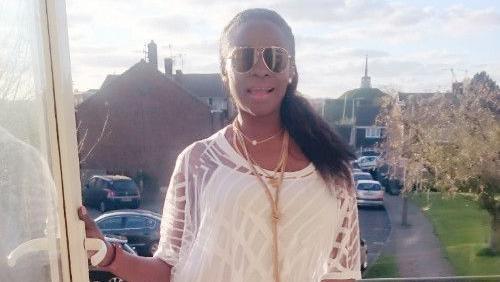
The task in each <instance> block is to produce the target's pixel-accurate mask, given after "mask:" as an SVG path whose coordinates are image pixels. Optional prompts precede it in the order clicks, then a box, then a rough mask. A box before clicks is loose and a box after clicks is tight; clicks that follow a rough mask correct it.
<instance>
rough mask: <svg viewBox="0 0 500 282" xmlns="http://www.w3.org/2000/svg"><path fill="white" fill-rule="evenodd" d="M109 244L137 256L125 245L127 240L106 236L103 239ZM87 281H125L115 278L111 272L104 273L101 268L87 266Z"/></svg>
mask: <svg viewBox="0 0 500 282" xmlns="http://www.w3.org/2000/svg"><path fill="white" fill-rule="evenodd" d="M104 239H105V240H106V241H108V242H110V243H117V244H121V247H122V249H123V250H124V251H126V252H128V253H130V254H133V255H137V253H136V252H135V250H134V249H133V248H132V247H130V245H129V244H127V239H125V238H123V237H119V236H106V237H105V238H104ZM89 281H91V282H125V280H123V279H121V278H119V277H117V276H115V275H114V274H113V273H111V272H107V271H104V270H103V269H102V268H99V267H96V266H92V265H89Z"/></svg>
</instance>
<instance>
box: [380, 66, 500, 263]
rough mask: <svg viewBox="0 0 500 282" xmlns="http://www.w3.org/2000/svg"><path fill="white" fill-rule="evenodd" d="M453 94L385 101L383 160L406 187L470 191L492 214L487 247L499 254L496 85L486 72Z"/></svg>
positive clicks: (498, 105) (499, 143)
mask: <svg viewBox="0 0 500 282" xmlns="http://www.w3.org/2000/svg"><path fill="white" fill-rule="evenodd" d="M462 86H463V87H457V88H455V87H454V91H453V92H451V93H436V94H433V95H423V96H421V97H419V96H416V95H414V97H411V98H409V99H408V100H407V101H405V104H401V103H400V101H397V100H396V99H394V100H391V101H388V102H387V103H386V104H385V107H384V111H383V112H382V115H381V116H380V119H379V121H380V122H381V123H383V124H384V125H385V126H386V138H385V141H384V142H383V144H382V145H381V147H382V149H383V151H384V160H385V162H386V163H387V164H388V165H389V166H390V167H393V168H401V169H402V170H403V173H402V175H403V176H401V173H400V174H399V175H397V174H396V173H395V171H394V169H393V171H392V172H390V175H391V176H392V177H398V178H402V177H404V190H405V191H409V190H411V189H415V188H416V189H425V188H426V187H427V188H429V187H433V188H434V189H438V190H439V191H443V192H446V193H449V194H454V193H457V192H469V193H474V195H476V197H477V200H478V201H479V203H480V204H481V206H482V207H483V208H484V209H486V210H487V211H488V213H489V214H490V215H491V218H492V222H491V231H492V232H491V239H490V248H491V250H493V251H495V252H496V253H498V254H500V199H499V197H500V170H499V156H500V151H499V148H500V125H499V117H500V115H499V114H500V103H499V101H500V90H499V87H498V85H497V84H496V83H495V82H494V81H493V80H492V79H491V78H490V77H489V76H488V75H487V74H486V73H485V72H481V73H478V74H476V75H475V76H474V77H473V78H472V79H471V80H470V81H464V82H463V84H462Z"/></svg>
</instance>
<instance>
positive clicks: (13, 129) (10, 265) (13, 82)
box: [0, 0, 61, 281]
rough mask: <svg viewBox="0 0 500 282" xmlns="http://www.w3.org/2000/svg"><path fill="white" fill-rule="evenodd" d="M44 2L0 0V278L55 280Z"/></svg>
mask: <svg viewBox="0 0 500 282" xmlns="http://www.w3.org/2000/svg"><path fill="white" fill-rule="evenodd" d="M44 3H45V1H42V0H19V1H8V0H0V7H1V13H0V42H2V43H1V44H0V191H1V193H2V195H1V196H0V215H1V218H2V219H1V220H0V230H1V231H0V233H1V237H2V243H1V244H0V258H1V259H0V280H2V281H61V274H60V272H61V267H60V254H59V248H58V244H59V240H58V238H59V237H60V234H59V227H58V223H59V222H58V217H57V207H56V204H57V199H56V195H57V192H56V186H55V184H54V182H53V179H52V174H51V168H50V167H49V164H51V163H52V157H51V152H50V149H49V145H48V140H49V138H48V136H49V132H48V126H47V123H48V117H49V115H51V114H52V112H51V110H53V109H50V108H48V106H47V105H48V104H47V98H48V97H49V95H52V93H51V91H50V89H51V88H50V82H51V74H50V73H48V72H47V70H48V69H50V68H49V66H48V65H47V64H48V62H49V61H48V60H47V58H48V55H47V54H48V49H47V46H48V45H47V43H46V42H45V41H44V40H45V37H44V35H46V34H47V30H45V29H44V26H45V22H46V19H45V5H44Z"/></svg>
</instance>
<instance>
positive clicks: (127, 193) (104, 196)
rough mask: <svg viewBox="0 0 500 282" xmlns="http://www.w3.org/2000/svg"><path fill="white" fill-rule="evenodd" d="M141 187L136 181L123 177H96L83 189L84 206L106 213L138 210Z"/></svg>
mask: <svg viewBox="0 0 500 282" xmlns="http://www.w3.org/2000/svg"><path fill="white" fill-rule="evenodd" d="M140 203H141V195H140V193H139V187H138V186H137V184H135V182H134V180H132V179H131V178H129V177H126V176H122V175H94V176H92V178H90V180H89V182H88V183H87V184H85V187H84V189H83V204H84V205H86V206H92V207H96V208H98V209H99V210H100V211H101V212H105V211H107V210H109V209H113V208H122V207H129V208H134V209H136V208H138V207H139V205H140Z"/></svg>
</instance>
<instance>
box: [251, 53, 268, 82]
mask: <svg viewBox="0 0 500 282" xmlns="http://www.w3.org/2000/svg"><path fill="white" fill-rule="evenodd" d="M252 73H253V74H254V75H256V76H261V77H265V76H269V75H270V71H269V69H268V68H267V66H266V63H265V62H264V58H263V56H262V54H261V53H259V54H258V55H257V63H255V65H254V66H253V68H252Z"/></svg>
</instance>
